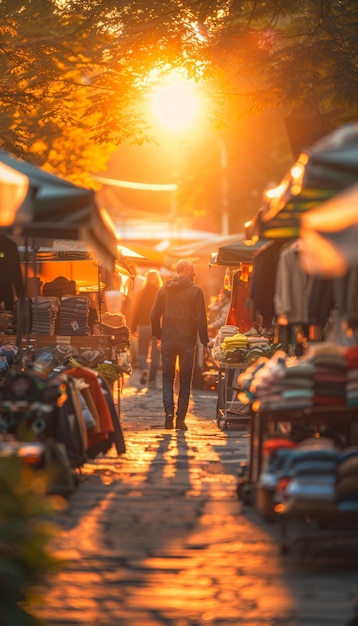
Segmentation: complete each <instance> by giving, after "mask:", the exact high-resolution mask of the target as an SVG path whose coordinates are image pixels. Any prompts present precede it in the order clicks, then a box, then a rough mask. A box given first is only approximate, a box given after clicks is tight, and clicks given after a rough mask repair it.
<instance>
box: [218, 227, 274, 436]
mask: <svg viewBox="0 0 358 626" xmlns="http://www.w3.org/2000/svg"><path fill="white" fill-rule="evenodd" d="M269 243H270V242H267V241H258V242H255V243H254V242H247V241H245V240H244V239H243V238H242V239H240V240H238V241H236V242H234V243H229V244H227V245H225V246H220V247H219V249H218V251H217V252H216V253H215V254H213V255H212V256H211V258H210V262H209V266H210V267H214V266H216V265H221V266H226V267H227V270H228V272H229V274H228V275H227V278H229V283H230V289H231V302H230V308H229V312H228V315H227V319H226V323H225V324H224V325H223V326H222V327H221V328H220V329H219V330H218V332H217V334H216V336H215V338H214V340H213V348H212V355H213V358H214V361H215V363H216V366H217V368H218V400H217V409H216V418H217V423H218V425H219V426H220V427H224V428H227V427H228V425H229V424H241V425H245V426H246V427H247V425H248V419H249V414H248V407H247V406H246V405H245V404H243V403H242V402H241V401H240V400H239V399H238V394H239V392H240V388H239V386H238V378H239V375H240V374H241V372H242V371H244V370H245V369H246V368H247V367H248V365H249V364H250V363H251V362H252V361H253V360H255V359H256V358H258V355H259V354H260V355H263V354H266V355H267V356H270V355H271V351H272V346H271V345H270V340H269V338H268V337H267V336H264V334H263V333H261V332H259V330H258V326H257V324H256V320H255V316H254V312H253V309H252V306H251V302H250V289H251V285H250V281H251V276H252V272H253V268H254V264H255V259H256V255H257V253H258V252H259V251H260V250H261V249H263V248H264V247H266V246H267V245H269Z"/></svg>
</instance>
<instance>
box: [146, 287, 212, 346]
mask: <svg viewBox="0 0 358 626" xmlns="http://www.w3.org/2000/svg"><path fill="white" fill-rule="evenodd" d="M151 324H152V334H153V335H154V337H157V339H161V341H162V342H166V341H174V342H176V343H186V344H196V341H197V335H198V333H199V337H200V341H201V343H202V344H203V345H206V344H207V343H208V341H209V337H208V325H207V318H206V307H205V301H204V294H203V292H202V290H201V289H200V287H198V286H197V285H195V284H194V283H193V281H192V280H190V278H188V277H186V276H176V277H175V278H173V279H171V280H167V281H166V283H165V284H164V285H163V287H161V288H160V290H159V292H158V295H157V297H156V300H155V302H154V305H153V308H152V312H151Z"/></svg>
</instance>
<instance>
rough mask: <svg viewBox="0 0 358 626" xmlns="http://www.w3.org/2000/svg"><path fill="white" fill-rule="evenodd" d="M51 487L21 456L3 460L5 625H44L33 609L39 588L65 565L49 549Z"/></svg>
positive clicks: (0, 516)
mask: <svg viewBox="0 0 358 626" xmlns="http://www.w3.org/2000/svg"><path fill="white" fill-rule="evenodd" d="M45 491H46V484H45V480H44V478H43V477H42V476H41V475H40V474H36V473H33V472H31V471H30V470H29V469H26V468H24V466H23V463H22V461H21V459H19V458H18V457H15V456H13V457H8V458H1V459H0V494H1V496H0V502H1V504H0V624H9V625H10V624H11V626H32V625H35V624H42V623H43V622H42V621H40V620H38V619H37V618H35V617H33V616H32V615H31V614H30V613H29V612H28V610H29V609H30V608H31V602H32V593H33V589H34V587H35V586H36V585H38V584H39V583H41V582H43V581H44V578H45V576H47V575H48V574H49V573H51V572H54V571H57V570H58V569H59V567H60V566H61V563H60V561H59V560H58V559H57V558H56V557H54V556H53V555H52V554H51V552H50V551H49V548H48V545H49V542H50V540H51V538H52V537H53V536H54V533H55V532H56V527H55V526H54V524H53V523H51V522H50V521H49V519H50V517H51V516H53V514H54V511H55V509H54V508H53V505H52V504H51V503H50V500H49V499H48V498H45Z"/></svg>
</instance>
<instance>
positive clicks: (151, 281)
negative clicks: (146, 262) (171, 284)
mask: <svg viewBox="0 0 358 626" xmlns="http://www.w3.org/2000/svg"><path fill="white" fill-rule="evenodd" d="M162 284H163V281H162V277H161V275H160V273H159V272H158V270H148V271H147V272H146V274H145V281H144V286H146V285H155V286H158V287H161V286H162Z"/></svg>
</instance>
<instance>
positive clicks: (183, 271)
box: [176, 259, 195, 280]
mask: <svg viewBox="0 0 358 626" xmlns="http://www.w3.org/2000/svg"><path fill="white" fill-rule="evenodd" d="M176 272H177V274H178V276H187V277H188V278H191V280H193V279H194V276H195V265H194V263H192V262H191V261H187V260H186V259H180V261H178V263H177V266H176Z"/></svg>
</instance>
